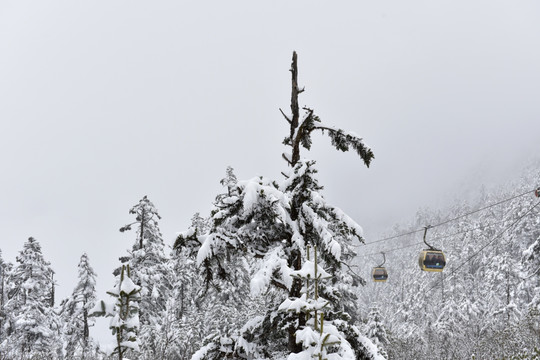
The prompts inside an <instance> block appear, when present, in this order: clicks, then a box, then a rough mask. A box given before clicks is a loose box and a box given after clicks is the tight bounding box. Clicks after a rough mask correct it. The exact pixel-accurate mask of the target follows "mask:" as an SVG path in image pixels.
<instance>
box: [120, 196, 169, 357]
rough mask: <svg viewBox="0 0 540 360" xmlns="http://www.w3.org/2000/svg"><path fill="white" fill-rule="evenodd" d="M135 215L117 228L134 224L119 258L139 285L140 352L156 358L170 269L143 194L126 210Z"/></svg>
mask: <svg viewBox="0 0 540 360" xmlns="http://www.w3.org/2000/svg"><path fill="white" fill-rule="evenodd" d="M129 213H130V214H133V215H135V222H133V223H131V224H128V225H125V226H123V227H122V228H120V231H121V232H124V231H127V230H130V229H131V228H132V227H133V226H136V227H137V228H136V240H135V243H134V244H133V247H132V250H131V251H130V254H129V256H128V257H125V258H122V259H121V260H124V261H127V262H129V264H130V265H131V269H134V270H132V273H131V278H132V279H133V281H134V282H135V283H136V284H137V285H138V286H140V287H141V292H140V297H141V302H140V320H141V329H140V336H139V337H140V340H141V352H142V354H143V356H145V357H147V358H148V359H153V358H156V356H157V354H158V353H159V352H161V351H160V350H159V349H160V348H161V347H162V341H161V337H162V334H160V333H159V329H165V328H164V327H163V324H162V323H161V322H162V320H163V319H164V318H163V314H164V312H165V310H166V304H167V299H168V298H169V297H170V296H171V287H172V283H171V281H170V280H171V279H170V274H171V272H172V270H171V269H170V268H169V261H168V258H167V257H166V256H165V244H164V242H163V238H162V235H161V232H160V230H159V225H158V220H159V219H161V216H160V215H159V214H158V212H157V209H156V208H155V206H154V204H153V203H152V202H151V201H150V200H149V199H148V197H147V196H145V197H143V198H142V199H141V200H140V201H139V203H138V204H136V205H135V206H133V207H132V208H131V210H130V211H129Z"/></svg>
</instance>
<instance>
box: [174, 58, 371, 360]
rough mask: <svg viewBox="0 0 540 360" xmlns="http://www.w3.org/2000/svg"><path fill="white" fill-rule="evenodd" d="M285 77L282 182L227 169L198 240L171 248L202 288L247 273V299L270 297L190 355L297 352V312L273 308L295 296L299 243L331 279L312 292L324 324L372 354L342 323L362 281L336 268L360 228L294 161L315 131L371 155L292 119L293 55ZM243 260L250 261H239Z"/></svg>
mask: <svg viewBox="0 0 540 360" xmlns="http://www.w3.org/2000/svg"><path fill="white" fill-rule="evenodd" d="M291 72H292V74H293V75H292V77H293V80H292V83H293V94H292V97H291V98H292V103H291V110H292V113H293V114H292V116H291V117H290V118H289V117H287V116H286V118H287V120H288V122H289V124H290V126H291V132H290V136H288V137H287V138H286V139H285V141H284V143H285V144H286V145H289V146H291V148H292V154H284V155H283V157H284V158H285V159H286V160H287V162H288V164H289V165H291V169H290V171H288V172H287V173H285V174H284V175H285V178H286V179H285V180H284V181H281V182H277V181H272V180H269V179H267V178H264V177H257V178H253V179H251V180H248V181H238V180H237V179H235V178H233V177H232V176H229V175H230V172H229V171H228V172H227V178H230V179H232V180H231V181H227V180H225V181H222V184H224V185H226V186H227V191H226V193H224V194H221V195H218V196H217V197H216V203H215V204H214V205H215V208H214V209H213V210H212V213H211V216H210V219H209V229H208V231H207V232H206V233H205V234H200V235H199V234H196V233H195V232H190V233H186V234H183V235H181V236H180V237H179V239H178V241H177V243H176V244H177V246H183V247H187V248H189V249H193V250H194V251H196V253H197V263H198V264H199V265H200V266H201V267H202V269H203V275H204V276H203V277H204V280H205V282H206V284H209V285H211V284H213V283H214V282H215V281H216V280H225V281H230V282H232V283H233V284H237V283H239V281H240V282H241V281H245V276H246V274H250V275H251V280H250V287H251V293H252V295H259V294H263V293H265V294H273V295H275V296H273V299H274V301H273V302H272V303H271V304H267V305H268V307H267V308H266V309H265V311H264V312H263V313H262V314H261V315H260V316H259V317H256V318H254V319H252V320H251V321H249V322H248V323H246V324H245V326H244V327H242V328H241V329H239V330H238V331H237V332H236V333H235V334H231V335H230V336H221V337H216V338H214V341H213V342H209V343H208V344H207V345H206V346H205V347H203V348H201V350H200V351H199V352H198V353H197V354H196V357H204V358H221V357H222V356H225V355H226V356H240V357H247V358H255V357H257V356H266V357H270V358H272V357H274V358H275V357H276V356H281V355H282V354H285V353H299V352H301V351H302V350H303V345H302V341H300V340H297V338H296V335H297V333H298V331H300V330H302V329H305V327H306V324H307V323H306V316H305V314H304V313H302V312H284V311H280V310H279V307H280V305H281V304H282V303H283V302H284V301H295V300H297V299H300V298H301V297H302V288H303V283H302V280H301V279H299V278H298V277H292V276H291V275H292V274H293V273H294V272H295V271H299V270H301V269H302V266H303V264H304V263H305V261H306V260H307V259H306V251H305V249H306V246H311V247H315V246H316V247H317V248H318V249H319V251H320V261H321V267H323V268H325V269H327V271H328V272H329V274H330V275H331V280H330V281H328V283H327V284H324V285H321V288H320V291H321V296H323V297H325V298H326V299H328V307H327V309H326V311H325V316H327V320H328V321H335V323H336V324H337V323H339V327H337V328H338V330H337V331H339V333H340V334H341V335H340V336H342V337H343V339H346V341H347V342H348V343H349V344H351V349H352V350H351V351H352V355H351V356H352V357H349V358H355V357H361V356H366V357H369V356H370V354H372V353H371V352H370V347H369V346H368V345H366V344H371V342H370V341H369V340H368V339H366V338H365V337H363V336H361V334H360V332H359V331H358V329H357V328H355V327H354V326H353V325H352V324H351V323H350V319H351V315H350V314H349V313H348V311H354V309H353V307H354V305H353V301H354V299H355V295H354V293H353V292H352V290H351V286H353V285H357V284H360V283H361V282H362V281H363V280H362V279H361V278H359V277H358V276H357V275H355V274H354V273H352V272H350V271H349V268H344V266H343V264H347V263H348V262H350V261H351V259H352V257H353V256H354V251H353V249H352V247H351V245H352V242H353V240H354V239H358V240H360V241H362V238H361V237H360V236H361V228H360V226H358V225H357V224H356V223H355V222H354V221H353V220H352V219H350V218H349V217H348V216H347V215H346V214H344V213H343V212H342V211H341V210H340V209H338V208H337V207H334V206H332V205H330V204H328V203H327V202H326V200H325V199H324V197H323V196H322V194H321V193H320V191H321V190H322V187H321V186H320V185H319V184H318V180H317V178H316V176H315V174H316V172H317V171H316V169H315V167H314V165H315V162H314V161H309V160H303V159H300V146H303V147H304V148H306V149H309V148H310V146H311V133H312V132H313V131H314V130H321V131H323V132H327V133H328V134H329V136H330V138H331V140H332V144H333V145H334V146H335V147H336V148H337V149H339V150H342V151H346V150H348V149H349V148H353V149H354V150H355V151H356V152H357V153H358V154H359V155H360V157H361V158H362V160H364V163H365V164H366V165H369V164H370V162H371V160H372V158H373V153H372V152H371V150H370V149H369V148H368V147H367V146H365V145H364V144H363V142H362V140H361V139H360V138H358V137H357V136H356V135H354V134H353V133H347V132H344V131H343V130H340V129H335V128H332V127H328V126H325V125H322V123H321V122H320V119H319V118H318V117H317V116H316V115H315V114H314V112H313V110H311V109H305V110H306V115H305V117H304V118H303V119H302V120H300V116H299V108H298V99H297V97H298V94H299V93H300V92H301V90H300V89H299V88H298V86H297V79H296V76H297V69H296V53H294V55H293V64H292V69H291ZM246 258H248V259H249V260H250V261H247V262H246V261H245V259H246ZM251 260H253V261H251ZM246 264H247V265H248V266H249V268H246ZM262 354H265V355H262ZM279 354H281V355H279ZM373 355H374V354H373Z"/></svg>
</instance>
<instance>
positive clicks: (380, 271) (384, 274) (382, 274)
mask: <svg viewBox="0 0 540 360" xmlns="http://www.w3.org/2000/svg"><path fill="white" fill-rule="evenodd" d="M372 276H373V281H375V282H385V281H386V280H388V271H386V269H385V268H384V267H376V268H373V272H372Z"/></svg>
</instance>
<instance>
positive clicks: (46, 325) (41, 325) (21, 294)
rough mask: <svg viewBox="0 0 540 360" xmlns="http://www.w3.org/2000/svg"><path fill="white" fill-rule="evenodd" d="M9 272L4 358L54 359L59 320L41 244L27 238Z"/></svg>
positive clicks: (49, 268)
mask: <svg viewBox="0 0 540 360" xmlns="http://www.w3.org/2000/svg"><path fill="white" fill-rule="evenodd" d="M17 263H18V264H17V265H16V266H15V267H14V268H13V270H12V271H11V272H10V273H9V275H8V283H9V289H8V296H7V302H6V304H5V312H6V314H8V319H7V324H5V328H6V330H7V334H8V338H6V339H4V341H3V342H2V344H1V345H0V350H1V352H2V353H3V354H5V355H4V356H5V357H6V358H7V359H11V358H17V359H18V358H22V359H26V358H36V359H37V358H47V359H55V358H57V356H58V351H60V350H61V349H59V339H58V335H59V321H58V319H57V316H56V314H55V312H54V310H53V305H54V304H53V303H52V301H53V299H54V295H53V294H54V281H53V274H54V271H53V270H52V269H51V267H50V263H49V262H48V261H46V260H45V259H44V257H43V254H42V252H41V245H40V244H39V243H38V241H37V240H36V239H34V238H32V237H31V238H29V239H28V240H27V241H26V242H25V243H24V246H23V250H22V251H21V252H20V253H19V256H17Z"/></svg>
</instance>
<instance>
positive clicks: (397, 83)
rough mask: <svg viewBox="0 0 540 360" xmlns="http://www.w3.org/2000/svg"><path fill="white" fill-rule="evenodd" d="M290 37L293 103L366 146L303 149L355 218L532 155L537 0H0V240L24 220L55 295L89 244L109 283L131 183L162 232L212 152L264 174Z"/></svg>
mask: <svg viewBox="0 0 540 360" xmlns="http://www.w3.org/2000/svg"><path fill="white" fill-rule="evenodd" d="M293 50H296V51H297V52H298V55H299V70H300V79H299V80H300V84H301V85H303V86H305V87H306V92H305V93H304V94H302V97H301V99H300V104H301V105H308V106H310V107H313V108H314V109H315V111H316V113H317V114H318V115H319V116H320V117H321V119H322V120H323V121H324V122H325V123H327V124H329V125H334V126H338V127H342V128H344V129H346V130H351V131H354V132H356V133H357V134H359V135H360V136H362V137H363V138H364V140H365V142H366V143H367V144H368V145H370V146H371V147H372V149H373V151H374V153H375V160H374V162H373V165H372V167H371V168H370V169H366V168H365V167H364V165H363V164H362V162H361V161H360V159H359V158H357V156H356V155H355V154H352V153H346V154H343V153H338V152H336V151H335V150H334V149H333V148H332V147H331V146H330V145H329V140H328V139H327V138H323V137H322V136H316V137H315V139H314V145H313V150H312V151H311V152H310V153H307V152H305V151H304V153H303V156H305V157H309V158H312V159H315V160H317V161H318V168H319V174H320V179H321V183H322V184H323V185H325V192H324V193H325V195H326V197H327V199H329V200H330V201H331V202H332V203H333V204H335V205H336V206H338V207H341V208H342V209H343V210H345V211H346V212H347V213H348V214H349V215H350V216H352V217H353V218H354V219H355V220H356V221H357V222H358V223H360V224H361V225H362V226H363V227H364V229H365V232H366V235H367V237H371V238H372V239H373V238H376V237H377V236H378V234H379V233H380V232H381V231H384V229H385V228H388V227H390V226H392V224H394V223H395V222H396V221H399V220H402V219H409V218H411V217H412V216H413V215H414V213H415V212H416V210H417V209H418V208H419V207H422V206H432V207H439V206H442V205H443V204H444V202H445V201H448V200H449V199H453V198H455V197H460V196H461V194H463V192H464V191H465V188H473V189H474V188H477V187H478V186H480V184H482V183H486V184H488V185H489V184H499V183H503V182H505V181H506V180H508V179H512V178H514V177H515V176H517V174H516V171H517V170H519V168H520V166H521V165H522V164H523V163H526V162H527V161H529V160H530V159H532V158H536V157H537V156H538V153H539V150H540V146H539V141H538V136H539V134H540V121H539V118H540V117H539V115H540V109H539V106H538V101H539V100H538V99H539V95H540V69H539V64H540V2H538V1H520V0H512V1H494V0H485V1H464V0H453V1H406V2H405V1H398V0H386V1H332V2H329V1H314V0H305V1H275V0H274V1H268V2H264V3H263V2H260V1H200V0H199V1H179V0H174V1H165V0H163V1H84V2H83V1H52V0H48V1H37V0H36V1H20V0H3V1H0V164H1V169H2V170H1V173H0V191H1V194H2V195H1V199H2V200H1V201H0V229H2V231H1V233H2V236H1V238H0V249H1V250H2V251H3V257H4V259H7V260H9V261H12V262H13V261H15V256H16V254H17V253H18V251H19V250H20V249H21V248H22V245H23V243H24V241H25V240H26V239H27V238H28V237H29V236H34V237H35V238H36V239H38V240H39V241H40V243H41V244H42V246H43V252H44V255H45V257H46V258H47V259H49V260H50V261H51V262H52V264H53V268H54V269H55V270H56V272H57V280H58V283H59V288H58V295H59V297H65V296H67V295H68V294H70V293H71V291H72V289H73V286H74V285H75V281H76V266H77V263H78V261H79V257H80V255H81V254H82V252H88V254H89V256H90V260H91V263H92V264H93V266H94V268H95V269H96V271H97V272H98V276H99V278H98V284H99V289H100V291H101V293H100V294H99V295H100V296H105V295H104V290H105V289H108V288H110V287H111V286H112V285H113V278H112V276H110V272H111V271H112V269H114V268H115V267H116V266H117V265H118V263H117V258H118V256H121V255H123V254H125V249H127V248H129V247H131V245H132V243H133V239H134V234H133V233H127V234H121V233H120V232H119V231H118V229H119V228H120V227H121V226H122V225H124V224H126V223H128V222H131V221H132V218H131V217H130V215H129V214H128V211H129V209H130V207H131V206H132V205H134V204H135V203H137V202H138V201H139V199H140V198H142V197H143V196H144V195H148V196H149V198H150V199H151V200H152V201H153V202H154V204H155V205H156V206H157V208H158V209H159V210H160V213H161V215H162V217H163V219H162V221H161V229H162V232H163V235H164V238H165V240H166V242H167V243H169V244H172V242H173V240H174V238H175V233H176V232H177V231H182V230H184V229H186V228H187V226H188V225H189V223H190V219H191V217H192V215H193V214H194V213H195V212H201V213H202V214H203V215H206V214H208V211H209V209H210V206H211V202H212V201H213V199H214V197H215V196H216V195H217V194H218V193H219V192H220V191H221V187H220V185H219V180H220V179H221V178H222V177H223V175H224V173H225V168H226V167H227V166H228V165H231V166H233V167H234V168H235V170H236V173H237V176H238V177H239V178H241V179H246V178H251V177H253V176H256V175H264V176H268V177H272V178H276V179H278V178H280V176H281V175H280V171H281V170H283V169H284V168H285V167H286V164H285V163H284V161H283V160H282V159H281V153H282V152H283V151H284V148H283V146H282V145H281V141H282V139H283V137H284V136H285V135H286V134H287V132H288V128H287V124H286V123H285V121H284V120H283V119H282V117H281V115H280V113H279V111H278V108H280V107H281V108H282V109H284V110H286V111H288V109H289V99H290V73H289V71H288V69H289V66H290V60H291V54H292V51H293ZM532 186H533V185H532Z"/></svg>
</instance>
